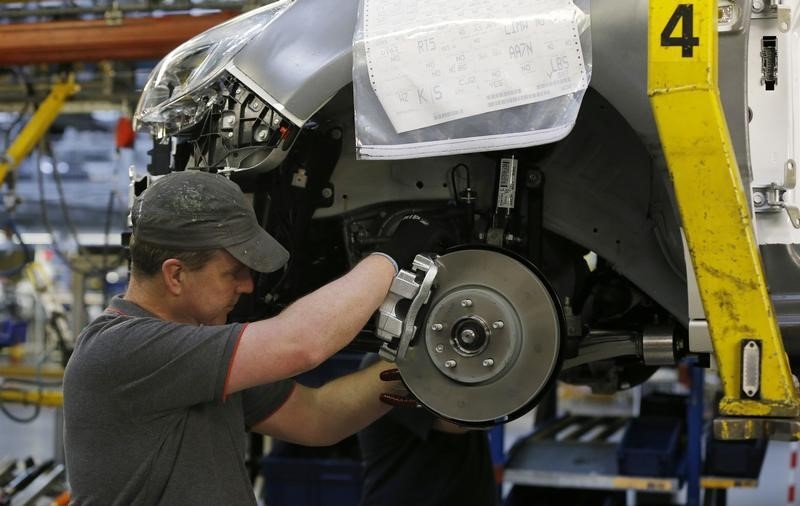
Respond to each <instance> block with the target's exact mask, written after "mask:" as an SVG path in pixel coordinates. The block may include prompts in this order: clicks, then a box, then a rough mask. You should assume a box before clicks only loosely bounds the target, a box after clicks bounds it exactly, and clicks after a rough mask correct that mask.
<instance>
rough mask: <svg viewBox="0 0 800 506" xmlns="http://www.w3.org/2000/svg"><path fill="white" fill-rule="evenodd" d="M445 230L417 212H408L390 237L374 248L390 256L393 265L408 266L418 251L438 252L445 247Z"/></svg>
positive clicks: (376, 251) (401, 267)
mask: <svg viewBox="0 0 800 506" xmlns="http://www.w3.org/2000/svg"><path fill="white" fill-rule="evenodd" d="M447 235H448V234H447V230H446V229H445V228H444V227H443V226H441V225H439V224H437V223H433V222H431V221H429V220H427V219H425V218H423V217H422V216H420V215H418V214H409V215H407V216H405V217H403V219H402V220H400V223H399V224H398V225H397V228H396V229H395V231H394V234H393V235H392V237H391V239H389V240H388V241H387V242H386V243H385V244H382V245H381V246H380V247H378V248H377V249H376V250H375V253H378V254H381V255H384V256H386V257H388V258H390V259H391V260H392V261H394V263H395V267H397V269H398V271H399V269H403V268H405V267H409V266H410V265H411V263H412V262H413V261H414V257H415V256H417V255H418V254H419V253H439V252H441V251H442V250H443V249H444V247H445V241H446V238H447Z"/></svg>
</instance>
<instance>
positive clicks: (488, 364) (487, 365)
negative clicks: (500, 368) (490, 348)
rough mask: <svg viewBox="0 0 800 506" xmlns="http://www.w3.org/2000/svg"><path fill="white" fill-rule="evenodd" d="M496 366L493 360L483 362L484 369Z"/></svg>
mask: <svg viewBox="0 0 800 506" xmlns="http://www.w3.org/2000/svg"><path fill="white" fill-rule="evenodd" d="M493 365H494V360H493V359H491V358H487V359H486V360H484V361H483V367H492V366H493Z"/></svg>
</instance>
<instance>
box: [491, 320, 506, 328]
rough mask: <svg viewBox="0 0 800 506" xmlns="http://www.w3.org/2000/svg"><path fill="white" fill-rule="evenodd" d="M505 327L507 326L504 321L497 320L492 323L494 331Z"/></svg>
mask: <svg viewBox="0 0 800 506" xmlns="http://www.w3.org/2000/svg"><path fill="white" fill-rule="evenodd" d="M505 326H506V324H505V323H503V321H502V320H497V321H496V322H494V323H492V328H493V329H502V328H503V327H505Z"/></svg>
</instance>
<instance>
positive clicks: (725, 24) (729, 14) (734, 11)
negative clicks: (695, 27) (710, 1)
mask: <svg viewBox="0 0 800 506" xmlns="http://www.w3.org/2000/svg"><path fill="white" fill-rule="evenodd" d="M743 27H744V16H743V13H742V7H741V5H739V2H738V1H734V0H720V2H719V4H718V6H717V31H719V32H720V33H722V32H741V31H742V29H743Z"/></svg>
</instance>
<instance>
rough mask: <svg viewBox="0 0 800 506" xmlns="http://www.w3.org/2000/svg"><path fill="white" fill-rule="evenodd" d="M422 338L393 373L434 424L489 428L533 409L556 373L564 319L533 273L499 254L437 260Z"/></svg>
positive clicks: (464, 252)
mask: <svg viewBox="0 0 800 506" xmlns="http://www.w3.org/2000/svg"><path fill="white" fill-rule="evenodd" d="M436 264H437V266H438V273H437V275H436V279H435V281H434V287H433V290H432V291H431V295H430V300H429V303H428V305H427V313H426V315H425V317H424V321H423V323H421V324H420V325H419V327H420V330H419V331H418V333H417V335H416V336H415V338H414V340H413V341H412V342H411V345H410V346H409V347H408V349H407V350H406V352H405V353H404V354H403V356H402V357H398V359H397V367H398V369H399V370H400V374H401V376H402V378H403V381H404V382H405V384H406V386H407V387H408V389H409V390H410V391H411V393H412V394H413V395H414V396H415V397H416V398H417V399H419V401H420V402H421V403H422V404H423V405H425V406H426V407H427V408H428V409H430V410H431V411H433V412H434V413H436V414H437V415H438V416H440V417H443V418H446V419H449V420H452V421H454V422H456V423H459V424H461V425H469V426H482V427H485V426H490V425H494V424H497V423H503V422H506V421H509V420H511V419H514V418H516V417H518V416H520V415H522V414H524V413H526V412H527V411H529V410H530V409H532V408H533V407H534V406H535V405H536V404H537V402H538V401H539V398H540V397H541V395H542V394H544V393H545V392H546V391H547V390H548V388H549V387H550V386H551V385H552V383H553V382H554V381H555V378H556V377H557V375H558V372H559V369H560V366H561V349H562V346H561V336H562V335H563V322H564V318H563V315H562V312H561V306H560V304H559V303H558V299H557V298H556V297H555V295H554V292H553V291H552V289H551V288H550V287H549V285H548V284H547V283H546V281H545V280H544V279H543V277H542V276H541V274H539V273H538V271H537V269H536V268H535V267H533V265H531V264H529V263H528V262H526V261H525V260H523V259H519V258H516V257H512V256H511V255H509V254H508V253H505V252H502V251H500V250H496V249H489V248H481V249H474V248H471V249H461V250H456V251H451V252H448V253H447V254H445V255H442V256H440V257H438V258H437V259H436Z"/></svg>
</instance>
